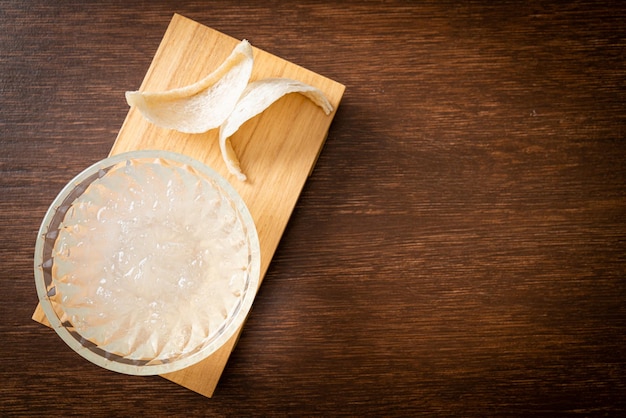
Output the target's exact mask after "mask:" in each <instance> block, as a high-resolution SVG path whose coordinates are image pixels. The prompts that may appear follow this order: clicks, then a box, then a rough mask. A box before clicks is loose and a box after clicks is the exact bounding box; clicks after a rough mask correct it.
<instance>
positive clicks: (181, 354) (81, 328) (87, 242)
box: [34, 151, 260, 375]
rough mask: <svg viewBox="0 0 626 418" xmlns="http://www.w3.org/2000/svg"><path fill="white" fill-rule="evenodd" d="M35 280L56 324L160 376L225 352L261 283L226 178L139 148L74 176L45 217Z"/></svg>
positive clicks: (97, 354) (254, 242) (114, 359)
mask: <svg viewBox="0 0 626 418" xmlns="http://www.w3.org/2000/svg"><path fill="white" fill-rule="evenodd" d="M34 267H35V282H36V286H37V293H38V296H39V301H40V303H41V305H42V308H43V310H44V312H45V314H46V317H47V318H48V321H49V322H50V324H51V326H52V328H53V329H54V330H55V331H56V332H57V333H58V334H59V336H60V337H61V338H62V339H63V340H64V341H65V342H66V343H67V344H68V345H69V346H70V347H71V348H72V349H73V350H74V351H76V352H77V353H78V354H80V355H81V356H83V357H84V358H86V359H87V360H89V361H91V362H93V363H95V364H97V365H99V366H102V367H104V368H106V369H109V370H113V371H117V372H121V373H126V374H134V375H154V374H163V373H169V372H173V371H176V370H180V369H183V368H185V367H188V366H190V365H192V364H195V363H197V362H198V361H200V360H203V359H204V358H206V357H208V356H209V355H210V354H212V353H213V352H215V351H216V350H217V349H218V348H220V347H221V346H222V345H223V344H224V343H225V342H226V341H228V340H229V339H230V338H231V337H232V336H233V334H234V333H235V332H236V331H237V330H238V329H239V327H240V326H241V325H242V324H243V322H244V320H245V318H246V316H247V314H248V312H249V310H250V308H251V306H252V301H253V299H254V296H255V294H256V291H257V288H258V285H259V278H260V277H259V276H260V249H259V240H258V235H257V231H256V228H255V225H254V221H253V219H252V217H251V215H250V213H249V211H248V209H247V207H246V205H245V203H244V202H243V200H242V199H241V197H240V196H239V194H238V193H237V192H236V191H235V189H233V188H232V186H231V185H230V184H229V183H228V182H227V181H226V180H225V179H224V178H222V177H221V176H220V175H219V174H217V173H216V172H215V171H213V170H212V169H210V168H209V167H207V166H205V165H204V164H202V163H200V162H198V161H196V160H193V159H191V158H189V157H186V156H183V155H180V154H175V153H171V152H166V151H134V152H129V153H125V154H119V155H116V156H113V157H110V158H107V159H104V160H102V161H100V162H98V163H96V164H94V165H93V166H91V167H89V168H88V169H86V170H85V171H83V172H82V173H80V174H79V175H78V176H77V177H76V178H74V179H73V180H72V181H71V182H70V183H69V184H68V185H67V186H65V188H64V189H63V190H62V191H61V192H60V193H59V195H58V196H57V197H56V199H55V200H54V202H53V203H52V205H51V206H50V208H49V210H48V212H47V213H46V215H45V217H44V219H43V222H42V225H41V228H40V230H39V235H38V237H37V242H36V247H35V260H34Z"/></svg>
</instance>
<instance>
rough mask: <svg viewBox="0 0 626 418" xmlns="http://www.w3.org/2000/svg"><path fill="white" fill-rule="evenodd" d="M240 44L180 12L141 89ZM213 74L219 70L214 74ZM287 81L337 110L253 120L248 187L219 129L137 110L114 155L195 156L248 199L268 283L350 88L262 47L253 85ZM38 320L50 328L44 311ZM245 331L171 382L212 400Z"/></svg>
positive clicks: (159, 86)
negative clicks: (172, 122) (177, 123)
mask: <svg viewBox="0 0 626 418" xmlns="http://www.w3.org/2000/svg"><path fill="white" fill-rule="evenodd" d="M239 42H240V41H239V40H237V39H235V38H232V37H230V36H227V35H224V34H222V33H220V32H218V31H215V30H213V29H211V28H208V27H206V26H204V25H201V24H199V23H197V22H194V21H193V20H191V19H188V18H186V17H184V16H182V15H179V14H175V15H174V16H173V18H172V21H171V22H170V24H169V25H168V28H167V31H166V33H165V35H164V37H163V40H162V41H161V44H160V46H159V49H158V50H157V52H156V54H155V56H154V59H153V61H152V64H151V65H150V68H149V69H148V72H147V74H146V77H145V78H144V81H143V83H142V84H141V89H140V90H141V91H165V90H168V89H173V88H178V87H183V86H187V85H190V84H193V83H195V82H196V81H197V80H199V79H202V78H204V77H205V76H206V74H208V73H209V72H210V71H212V69H215V68H217V67H218V66H219V65H220V64H221V63H222V62H223V61H224V60H225V59H226V57H228V55H229V54H230V53H231V51H232V50H233V49H234V48H235V47H236V45H237V44H238V43H239ZM207 69H211V70H210V71H208V70H207ZM273 77H284V78H288V79H293V80H298V81H301V82H303V83H306V84H308V85H312V86H314V87H317V88H318V89H320V91H322V93H323V94H324V96H325V97H326V98H327V99H328V101H329V102H330V104H331V106H332V108H333V111H332V112H331V114H330V115H326V114H325V113H324V112H323V111H322V110H321V109H319V108H318V107H317V106H316V105H315V104H313V103H312V102H311V101H309V100H307V99H306V98H304V97H303V96H296V97H293V96H294V95H290V96H287V97H284V98H282V99H281V100H279V101H277V102H276V103H274V104H273V105H272V106H270V107H269V108H268V109H267V110H266V111H264V112H263V113H262V114H261V115H259V116H257V117H255V118H253V119H252V120H250V121H248V122H246V123H245V124H244V125H243V126H242V127H241V128H240V130H239V131H237V132H236V133H235V134H234V135H233V136H232V137H231V142H232V144H233V148H234V149H235V152H236V153H237V154H238V157H239V159H240V162H241V163H242V169H243V170H244V171H245V172H246V173H247V175H248V180H246V181H245V182H241V181H239V180H237V179H236V177H235V176H233V175H231V174H230V173H229V172H228V169H227V168H226V166H225V164H224V162H223V160H222V157H221V153H220V149H219V144H218V130H217V129H213V130H210V131H208V132H207V133H205V134H201V135H190V134H184V133H181V132H176V131H172V130H170V129H163V128H160V127H158V126H156V125H153V124H152V123H150V122H148V121H147V120H146V119H144V118H143V117H142V116H141V114H140V113H139V112H138V111H137V109H134V108H133V109H131V110H130V111H129V113H128V116H127V117H126V119H125V120H124V123H123V125H122V127H121V129H120V132H119V133H118V135H117V139H116V140H115V144H113V148H112V149H111V152H110V155H115V154H119V153H123V152H129V151H136V150H144V149H149V150H154V149H156V150H166V151H170V152H176V153H179V154H183V155H187V156H189V157H192V158H194V159H196V160H198V161H201V162H203V163H205V164H206V165H208V166H209V167H211V168H213V169H214V170H216V171H217V172H218V173H220V174H221V175H222V176H224V178H226V179H228V180H229V182H230V184H231V185H232V186H233V188H234V189H235V190H237V192H238V193H239V194H240V196H241V197H242V199H243V201H244V202H245V203H246V206H247V207H248V209H249V210H250V214H251V215H252V218H253V220H254V223H255V225H256V229H257V233H258V236H259V242H260V249H261V279H260V281H261V282H262V281H263V277H264V276H265V272H266V271H267V268H268V266H269V264H270V261H271V260H272V256H273V255H274V251H276V247H277V246H278V242H279V241H280V237H281V235H282V234H283V231H284V230H285V227H286V226H287V222H288V221H289V217H290V216H291V212H292V211H293V208H294V206H295V204H296V201H297V199H298V197H299V196H300V192H301V191H302V187H303V186H304V183H305V182H306V180H307V178H308V176H309V174H310V173H311V170H312V169H313V166H314V164H315V161H316V160H317V156H318V155H319V153H320V151H321V149H322V146H323V145H324V141H325V140H326V136H327V134H328V128H329V126H330V123H331V121H332V118H333V116H334V114H335V112H336V111H337V108H338V106H339V102H340V101H341V97H342V96H343V92H344V90H345V87H344V86H343V85H342V84H340V83H337V82H335V81H332V80H330V79H327V78H325V77H323V76H321V75H318V74H315V73H313V72H311V71H308V70H306V69H304V68H302V67H299V66H297V65H295V64H292V63H289V62H287V61H285V60H282V59H280V58H278V57H276V56H274V55H272V54H270V53H268V52H265V51H261V50H259V49H256V48H254V67H253V72H252V75H251V77H250V79H251V81H256V80H262V79H265V78H273ZM33 319H34V320H36V321H38V322H41V323H43V324H47V325H49V322H48V320H47V318H45V314H44V313H43V310H42V309H41V308H40V307H39V306H38V307H37V308H36V309H35V312H34V314H33ZM240 332H241V329H240V330H239V332H237V334H235V335H233V337H232V338H231V339H230V340H229V341H228V342H227V343H225V344H224V345H223V346H222V347H221V348H220V349H219V350H218V351H217V352H216V353H215V354H213V355H211V356H209V357H207V358H206V359H204V360H202V361H201V362H199V363H198V364H196V365H193V366H192V367H189V368H188V369H186V370H181V371H176V372H172V373H167V374H164V375H163V377H165V378H167V379H169V380H171V381H173V382H176V383H178V384H180V385H182V386H184V387H186V388H188V389H191V390H194V391H196V392H198V393H200V394H202V395H205V396H209V397H210V396H212V395H213V392H214V390H215V387H216V386H217V383H218V381H219V378H220V376H221V374H222V371H223V370H224V367H225V366H226V362H227V360H228V356H229V354H230V353H231V351H232V349H233V347H234V345H235V343H236V341H237V339H238V337H239V333H240Z"/></svg>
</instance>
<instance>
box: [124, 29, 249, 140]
mask: <svg viewBox="0 0 626 418" xmlns="http://www.w3.org/2000/svg"><path fill="white" fill-rule="evenodd" d="M253 63H254V60H253V57H252V46H251V45H250V43H249V42H248V41H246V40H243V41H241V42H240V43H239V44H238V45H237V47H235V49H233V51H232V52H231V54H230V56H229V57H228V58H227V59H226V60H225V61H224V62H223V63H222V64H221V65H220V66H219V67H218V68H217V69H216V70H215V71H214V72H212V73H211V74H209V75H208V76H206V77H205V78H203V79H202V80H200V81H198V82H196V83H194V84H191V85H188V86H185V87H181V88H177V89H172V90H167V91H163V92H140V91H132V92H131V91H129V92H126V101H127V102H128V105H129V106H131V107H136V108H137V109H138V110H139V111H140V112H141V114H142V115H143V116H144V117H145V118H146V119H147V120H148V121H150V122H152V123H153V124H155V125H157V126H160V127H163V128H168V129H175V130H177V131H180V132H184V133H191V134H196V133H204V132H206V131H208V130H210V129H214V128H217V127H218V126H220V125H221V124H222V123H223V122H224V121H225V120H226V118H227V117H228V115H230V114H231V112H232V111H233V109H234V108H235V105H236V104H237V100H239V97H240V96H241V94H242V92H243V91H244V89H245V88H246V86H247V85H248V81H249V80H250V75H251V73H252V66H253Z"/></svg>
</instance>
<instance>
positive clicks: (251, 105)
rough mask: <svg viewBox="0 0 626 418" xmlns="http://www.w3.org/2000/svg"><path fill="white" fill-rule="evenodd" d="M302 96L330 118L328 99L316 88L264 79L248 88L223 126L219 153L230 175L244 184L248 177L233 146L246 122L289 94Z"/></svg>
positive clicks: (275, 79) (290, 81)
mask: <svg viewBox="0 0 626 418" xmlns="http://www.w3.org/2000/svg"><path fill="white" fill-rule="evenodd" d="M290 93H300V94H302V95H304V96H305V97H307V98H308V99H309V100H311V101H312V102H313V103H315V104H316V105H317V106H319V107H321V108H322V110H323V111H324V113H326V114H327V115H328V114H330V112H332V111H333V107H332V105H331V104H330V103H329V102H328V99H326V97H325V96H324V94H323V93H322V92H321V91H320V90H319V89H317V88H315V87H313V86H310V85H308V84H305V83H302V82H300V81H297V80H292V79H288V78H265V79H263V80H259V81H254V82H252V83H250V84H248V86H247V87H246V88H245V90H244V91H243V93H242V95H241V97H240V98H239V100H238V101H237V103H236V106H235V108H234V110H233V111H232V113H231V114H230V115H229V116H228V117H227V118H226V120H225V121H224V123H222V125H221V126H220V134H219V141H220V150H221V152H222V158H223V159H224V162H225V163H226V167H227V168H228V171H230V172H231V173H232V174H234V175H235V176H236V177H237V179H238V180H240V181H245V180H246V175H245V174H243V172H242V171H241V167H240V165H239V159H238V158H237V155H236V154H235V151H234V150H233V147H232V145H231V143H230V137H231V135H233V134H234V133H235V132H236V131H237V130H238V129H239V128H240V127H241V125H243V124H244V123H245V122H246V121H248V120H250V119H251V118H253V117H255V116H256V115H258V114H260V113H262V112H263V111H264V110H265V109H267V108H268V107H270V106H271V105H272V103H274V102H276V101H277V100H278V99H280V98H281V97H283V96H284V95H286V94H290Z"/></svg>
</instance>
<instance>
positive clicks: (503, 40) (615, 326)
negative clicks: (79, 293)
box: [0, 0, 626, 417]
mask: <svg viewBox="0 0 626 418" xmlns="http://www.w3.org/2000/svg"><path fill="white" fill-rule="evenodd" d="M79 6H80V7H79ZM174 11H176V12H179V13H181V14H183V15H185V16H187V17H190V18H192V19H194V20H195V21H198V22H200V23H202V24H205V25H207V26H210V27H212V28H215V29H216V30H219V31H220V32H223V33H226V34H228V35H230V36H232V37H234V38H237V39H242V38H248V39H249V40H250V41H251V43H252V44H253V45H255V46H257V47H258V48H260V49H262V50H266V51H271V52H272V53H273V54H275V55H277V56H279V57H281V58H284V59H285V60H287V61H291V62H294V63H297V64H298V65H300V66H302V67H304V68H308V69H310V70H311V71H314V72H316V73H319V74H324V75H325V76H326V77H328V78H330V79H333V80H337V81H338V82H340V83H342V84H344V85H345V86H346V94H345V95H344V97H343V99H342V103H341V106H340V108H339V110H338V112H337V114H336V115H335V118H334V119H333V123H332V125H331V127H330V131H329V135H328V139H327V141H326V143H325V145H324V149H323V151H322V153H321V154H320V156H319V160H318V162H317V164H316V166H315V169H314V170H313V173H312V175H311V177H310V178H309V179H308V181H307V183H306V186H305V187H304V189H303V191H302V193H301V195H300V198H299V200H298V202H297V203H296V205H295V208H294V212H293V215H292V217H291V218H290V221H289V223H288V225H287V228H286V229H285V232H284V233H283V235H282V237H281V240H280V244H279V246H278V248H277V250H276V252H275V254H274V257H273V259H272V263H271V264H270V265H269V267H268V270H267V274H266V276H265V279H264V281H263V285H262V286H261V288H260V290H259V293H258V294H257V298H256V300H255V304H254V307H253V310H252V313H251V315H250V317H249V318H248V321H247V324H246V327H245V329H244V331H243V333H242V334H241V337H240V339H239V342H238V343H237V347H236V349H235V350H234V351H233V353H232V355H231V357H230V359H229V362H228V365H227V366H226V368H225V370H224V373H223V374H222V377H221V379H220V383H219V385H218V387H217V389H216V391H215V394H214V396H213V397H212V398H211V399H207V398H205V397H203V396H201V395H198V394H195V393H193V392H191V391H189V390H187V389H185V388H182V387H179V386H178V385H176V384H173V383H172V382H169V381H167V380H165V379H161V378H159V377H154V378H138V379H134V378H132V379H129V378H128V377H127V376H122V375H118V374H115V373H108V372H106V371H103V370H102V369H101V368H99V367H97V366H93V365H91V364H90V363H88V362H83V361H80V358H78V357H77V356H76V355H75V354H73V353H72V352H71V351H68V350H67V349H66V346H65V344H64V343H63V342H62V341H61V340H60V339H59V338H57V337H56V335H54V333H50V332H49V331H48V330H47V329H45V328H44V327H42V326H40V325H39V324H37V323H35V322H33V321H32V320H31V319H30V316H31V314H32V309H33V307H34V306H35V304H36V302H37V297H36V292H35V287H34V283H33V275H32V255H33V249H34V242H35V236H36V232H37V228H38V226H39V223H40V221H41V219H42V217H43V214H44V213H45V210H46V209H47V207H48V205H49V204H50V202H51V201H52V199H53V198H54V196H55V195H56V193H58V191H59V190H60V188H61V187H62V186H63V185H64V184H65V183H66V182H67V181H68V180H69V179H71V178H72V177H73V176H74V175H75V174H76V173H77V172H79V171H80V170H82V169H83V168H84V167H85V166H87V165H89V164H91V163H92V162H95V161H96V160H99V159H100V158H101V157H102V155H105V154H106V153H108V152H109V150H110V149H111V147H112V145H113V143H114V140H115V137H116V135H117V132H118V130H119V128H120V126H121V124H122V122H123V121H124V118H125V116H126V112H127V107H126V104H125V101H124V98H123V92H124V91H125V90H132V89H135V88H136V87H137V86H138V85H140V84H141V81H142V79H143V76H144V74H146V71H147V69H148V68H149V66H150V61H151V57H152V56H154V54H155V52H156V50H157V45H158V44H159V42H160V40H161V38H162V36H163V33H164V31H165V28H166V27H167V25H168V23H169V21H170V19H171V16H172V13H173V12H174ZM0 14H1V17H2V19H0V22H1V23H0V25H2V29H3V30H2V31H0V51H1V52H2V53H1V54H0V86H1V87H2V88H1V91H2V93H1V95H0V100H1V101H2V112H0V144H1V145H0V146H1V147H2V149H1V152H0V170H1V172H2V176H0V185H1V187H2V191H3V193H2V197H0V228H1V230H2V232H3V233H4V234H5V236H10V237H11V239H4V240H1V241H0V254H1V256H0V260H2V261H1V263H2V267H3V268H2V271H3V273H2V284H3V290H4V294H5V303H3V304H2V305H0V309H1V313H2V318H3V321H1V322H0V334H1V338H0V341H1V342H0V354H1V355H2V359H3V362H2V366H0V382H2V383H0V385H1V386H0V388H1V389H2V395H1V396H0V409H1V410H2V412H3V415H8V416H11V415H13V416H16V415H17V416H33V415H44V414H45V415H72V414H73V415H92V416H111V415H159V416H161V415H168V416H189V415H191V416H198V415H202V416H206V415H209V416H248V415H263V416H276V415H279V416H286V415H306V416H313V415H316V416H366V415H367V416H371V415H381V416H424V415H426V416H433V415H435V416H443V415H445V416H451V415H455V416H481V417H482V416H497V417H502V416H529V415H543V416H563V415H581V416H622V415H624V414H626V398H625V397H624V393H626V360H625V359H626V303H625V301H626V282H625V280H624V278H625V277H626V146H625V144H624V140H625V139H624V132H626V120H625V119H624V110H625V109H624V103H626V71H625V70H626V68H625V67H624V46H625V45H626V28H625V27H624V25H623V22H624V19H625V17H626V8H625V7H624V6H622V5H621V3H615V2H601V1H595V2H590V1H572V2H567V3H566V4H565V3H562V2H554V3H548V2H516V1H507V2H501V3H494V2H486V1H484V2H483V1H473V2H450V1H444V2H428V1H427V2H419V3H416V2H408V1H402V0H392V1H385V2H382V1H380V2H379V1H368V2H362V1H359V2H357V1H346V2H342V3H341V4H335V3H331V2H323V1H294V2H287V3H285V2H274V1H271V0H270V1H268V2H264V3H262V4H260V3H253V2H234V1H233V2H230V1H223V2H215V3H210V4H208V3H206V2H194V1H189V2H184V3H177V4H176V5H174V3H169V2H166V1H155V2H151V3H150V4H149V5H148V4H147V3H142V4H136V5H135V4H132V3H131V2H123V3H122V2H107V3H99V4H98V5H96V4H90V3H87V4H83V3H81V4H80V5H79V4H78V3H72V2H63V3H62V4H54V5H53V4H52V3H47V2H43V1H33V2H28V3H26V2H19V1H8V2H4V3H3V4H2V7H0Z"/></svg>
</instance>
